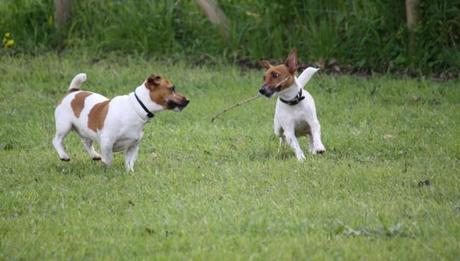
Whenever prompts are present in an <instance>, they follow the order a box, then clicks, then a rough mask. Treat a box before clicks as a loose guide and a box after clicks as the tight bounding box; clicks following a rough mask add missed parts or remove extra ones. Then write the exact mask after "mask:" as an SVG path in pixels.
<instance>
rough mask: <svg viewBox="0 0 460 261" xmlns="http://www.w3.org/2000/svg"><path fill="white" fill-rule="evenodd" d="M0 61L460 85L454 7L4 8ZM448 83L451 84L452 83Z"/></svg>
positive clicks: (74, 4) (58, 3)
mask: <svg viewBox="0 0 460 261" xmlns="http://www.w3.org/2000/svg"><path fill="white" fill-rule="evenodd" d="M0 33H1V35H2V36H3V46H2V48H1V51H0V54H1V55H17V54H21V53H29V54H39V53H42V52H49V51H58V52H65V51H68V50H84V51H85V52H90V53H92V54H93V55H94V56H95V57H104V55H106V54H107V53H114V52H115V53H119V54H120V55H142V56H146V57H155V58H157V59H163V60H172V61H175V60H188V61H190V62H191V63H213V62H229V63H244V64H248V65H251V64H255V63H257V61H258V60H259V59H261V58H269V59H282V58H283V57H284V56H286V54H287V53H288V52H289V49H290V48H292V47H296V48H297V49H298V53H299V56H300V60H301V61H302V62H304V63H306V64H317V65H318V66H320V67H322V68H326V69H328V70H331V71H347V72H356V71H363V72H371V71H376V72H398V73H400V72H403V73H409V74H415V75H421V74H431V73H436V74H438V75H439V74H442V75H450V77H452V75H453V76H458V74H459V68H460V51H459V49H460V48H459V43H460V3H459V1H452V0H430V1H428V0H405V1H404V0H389V1H379V0H350V1H341V0H283V1H281V0H220V1H215V0H171V1H168V0H157V1H155V0H110V1H109V0H54V1H53V0H2V1H0ZM448 77H449V76H448Z"/></svg>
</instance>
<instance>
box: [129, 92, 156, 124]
mask: <svg viewBox="0 0 460 261" xmlns="http://www.w3.org/2000/svg"><path fill="white" fill-rule="evenodd" d="M134 97H136V100H137V102H139V104H140V105H141V107H142V109H144V111H145V112H146V113H147V117H148V118H149V119H151V118H153V116H155V114H153V113H152V112H150V111H149V109H147V107H145V105H144V104H143V103H142V102H141V99H139V97H137V94H136V92H134Z"/></svg>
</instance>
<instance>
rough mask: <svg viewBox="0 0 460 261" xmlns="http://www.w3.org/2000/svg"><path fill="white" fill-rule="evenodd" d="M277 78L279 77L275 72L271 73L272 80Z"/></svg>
mask: <svg viewBox="0 0 460 261" xmlns="http://www.w3.org/2000/svg"><path fill="white" fill-rule="evenodd" d="M278 76H280V75H279V74H278V73H277V72H272V77H273V78H278Z"/></svg>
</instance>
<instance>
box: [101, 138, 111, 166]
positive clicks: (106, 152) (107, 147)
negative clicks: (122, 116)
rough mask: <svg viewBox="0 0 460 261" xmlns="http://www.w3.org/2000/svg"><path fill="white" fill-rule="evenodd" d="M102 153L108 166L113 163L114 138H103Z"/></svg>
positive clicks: (103, 160) (103, 159)
mask: <svg viewBox="0 0 460 261" xmlns="http://www.w3.org/2000/svg"><path fill="white" fill-rule="evenodd" d="M101 154H102V162H103V163H104V164H105V165H107V166H110V165H112V159H113V139H111V138H101Z"/></svg>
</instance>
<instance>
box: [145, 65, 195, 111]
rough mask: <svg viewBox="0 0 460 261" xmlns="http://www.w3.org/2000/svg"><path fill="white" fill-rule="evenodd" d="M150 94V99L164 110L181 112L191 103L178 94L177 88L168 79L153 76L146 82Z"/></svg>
mask: <svg viewBox="0 0 460 261" xmlns="http://www.w3.org/2000/svg"><path fill="white" fill-rule="evenodd" d="M145 87H146V88H147V89H148V90H149V92H150V99H151V100H152V101H153V102H155V103H156V104H159V105H161V106H163V108H164V109H167V110H174V111H181V110H182V109H184V108H185V107H186V106H187V104H188V103H189V102H190V101H189V100H188V99H187V98H186V97H185V96H183V95H182V94H180V93H178V92H176V86H174V84H172V83H171V81H169V80H168V79H166V78H164V77H161V76H159V75H155V74H152V75H150V76H149V78H147V80H146V81H145Z"/></svg>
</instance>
